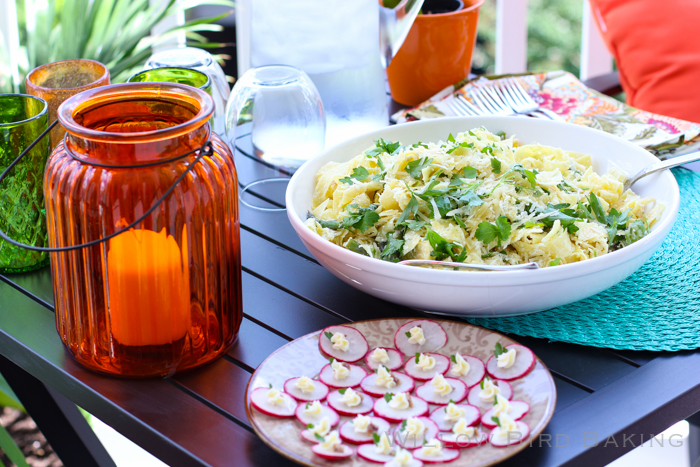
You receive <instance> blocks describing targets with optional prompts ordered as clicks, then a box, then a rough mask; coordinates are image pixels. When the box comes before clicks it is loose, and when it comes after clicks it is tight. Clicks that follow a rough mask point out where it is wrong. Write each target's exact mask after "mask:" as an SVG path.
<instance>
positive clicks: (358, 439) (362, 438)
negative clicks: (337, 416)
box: [338, 417, 391, 444]
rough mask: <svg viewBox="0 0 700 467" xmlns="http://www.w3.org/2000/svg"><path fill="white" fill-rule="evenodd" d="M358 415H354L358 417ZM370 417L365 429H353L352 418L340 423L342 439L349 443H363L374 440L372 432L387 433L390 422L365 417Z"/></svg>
mask: <svg viewBox="0 0 700 467" xmlns="http://www.w3.org/2000/svg"><path fill="white" fill-rule="evenodd" d="M358 418H360V417H356V418H355V419H358ZM367 418H369V419H370V421H369V424H368V425H369V426H368V429H367V431H364V432H363V431H355V424H354V423H353V420H355V419H353V420H348V421H347V422H343V423H342V424H341V425H340V429H339V430H338V431H339V432H340V437H341V438H343V440H344V441H347V442H348V443H351V444H365V443H371V442H373V441H374V433H377V434H378V435H381V434H382V433H388V432H389V430H390V429H391V424H390V423H389V422H387V421H386V420H384V419H383V418H379V417H367Z"/></svg>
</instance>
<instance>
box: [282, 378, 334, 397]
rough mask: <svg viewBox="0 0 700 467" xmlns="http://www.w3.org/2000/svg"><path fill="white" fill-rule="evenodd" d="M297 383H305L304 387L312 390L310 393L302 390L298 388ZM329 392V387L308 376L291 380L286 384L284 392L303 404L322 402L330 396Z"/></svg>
mask: <svg viewBox="0 0 700 467" xmlns="http://www.w3.org/2000/svg"><path fill="white" fill-rule="evenodd" d="M297 382H305V383H306V384H304V386H305V387H307V388H308V389H311V390H310V391H308V392H306V391H304V390H302V389H301V388H299V387H297V385H296V384H297ZM312 387H313V388H312ZM328 391H329V389H328V386H326V385H325V384H323V383H322V382H320V381H316V380H312V379H309V378H308V377H306V376H301V377H299V378H290V379H288V380H287V381H285V382H284V392H286V393H287V394H289V395H290V396H292V397H293V398H295V399H296V400H298V401H301V402H313V401H322V400H323V399H325V398H326V396H327V395H328Z"/></svg>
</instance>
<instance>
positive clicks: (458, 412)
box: [445, 402, 467, 422]
mask: <svg viewBox="0 0 700 467" xmlns="http://www.w3.org/2000/svg"><path fill="white" fill-rule="evenodd" d="M466 413H467V411H466V410H464V409H463V408H461V407H457V405H456V404H455V403H454V402H450V403H449V404H447V407H445V420H447V421H448V422H456V421H457V420H459V419H460V418H462V417H464V415H466Z"/></svg>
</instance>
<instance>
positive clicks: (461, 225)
mask: <svg viewBox="0 0 700 467" xmlns="http://www.w3.org/2000/svg"><path fill="white" fill-rule="evenodd" d="M453 219H454V220H455V222H456V223H457V225H459V226H460V227H461V228H463V229H464V230H467V225H466V224H465V223H464V222H462V219H460V218H459V217H457V216H454V217H453Z"/></svg>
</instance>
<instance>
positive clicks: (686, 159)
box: [623, 151, 700, 191]
mask: <svg viewBox="0 0 700 467" xmlns="http://www.w3.org/2000/svg"><path fill="white" fill-rule="evenodd" d="M697 160H700V151H694V152H691V153H689V154H685V155H683V156H678V157H673V158H671V159H666V160H665V161H661V162H658V163H656V164H652V165H650V166H648V167H645V168H643V169H642V170H641V171H640V172H639V173H638V174H637V175H635V176H634V177H632V178H630V179H629V180H627V182H625V190H626V189H627V188H629V187H631V186H632V185H634V183H635V182H636V181H637V180H639V179H641V178H644V177H646V176H647V175H651V174H653V173H656V172H659V171H661V170H666V169H670V168H673V167H677V166H679V165H683V164H688V163H690V162H695V161H697ZM623 191H624V190H623Z"/></svg>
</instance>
